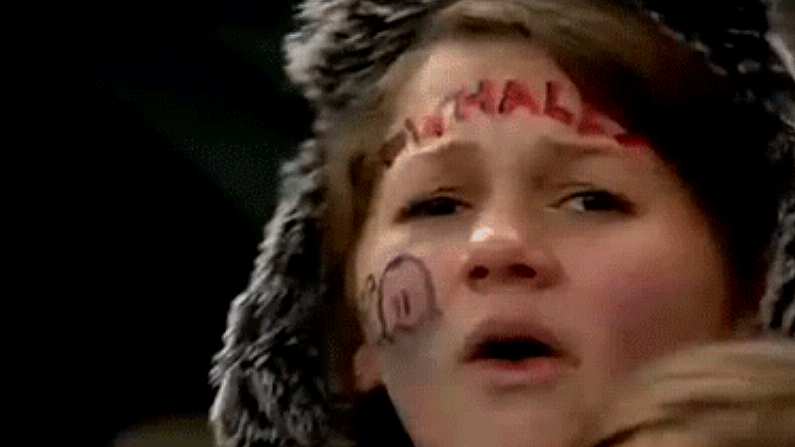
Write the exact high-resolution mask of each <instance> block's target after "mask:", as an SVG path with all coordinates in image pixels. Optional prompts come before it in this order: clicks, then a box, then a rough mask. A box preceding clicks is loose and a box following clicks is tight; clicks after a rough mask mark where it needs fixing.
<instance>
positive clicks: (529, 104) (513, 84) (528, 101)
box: [499, 80, 541, 115]
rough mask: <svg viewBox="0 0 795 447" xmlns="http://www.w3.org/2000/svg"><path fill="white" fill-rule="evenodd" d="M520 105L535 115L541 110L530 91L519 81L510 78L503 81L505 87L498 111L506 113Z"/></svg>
mask: <svg viewBox="0 0 795 447" xmlns="http://www.w3.org/2000/svg"><path fill="white" fill-rule="evenodd" d="M520 107H524V108H526V109H527V110H528V111H529V112H530V113H533V114H536V115H537V114H539V113H540V112H541V109H540V108H539V107H538V103H536V101H535V99H533V96H532V95H531V94H530V91H529V90H527V88H526V87H525V86H523V85H522V84H521V83H520V82H518V81H514V80H510V81H508V82H506V83H505V89H504V90H503V92H502V101H500V108H499V113H500V114H502V115H508V114H510V113H511V112H513V111H514V110H516V109H518V108H520Z"/></svg>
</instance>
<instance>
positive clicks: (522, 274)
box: [461, 230, 559, 292]
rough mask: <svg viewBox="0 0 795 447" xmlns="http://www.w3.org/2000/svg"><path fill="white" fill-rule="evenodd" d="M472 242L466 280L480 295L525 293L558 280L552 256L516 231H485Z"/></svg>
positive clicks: (464, 273) (463, 273)
mask: <svg viewBox="0 0 795 447" xmlns="http://www.w3.org/2000/svg"><path fill="white" fill-rule="evenodd" d="M481 231H482V233H481V234H480V235H479V236H478V235H475V237H473V238H472V239H471V240H470V241H469V242H468V247H467V250H466V256H465V259H466V260H465V262H464V265H463V271H462V272H461V273H462V275H463V276H464V278H463V279H464V280H465V281H466V282H467V284H468V285H469V287H470V288H472V289H474V290H477V291H480V292H489V291H498V290H503V291H504V290H507V289H510V290H511V291H525V290H530V289H539V288H544V287H549V286H550V285H552V284H553V283H554V282H555V281H556V280H557V278H558V276H559V268H558V267H557V264H556V262H555V261H554V258H553V256H552V255H551V253H549V252H548V251H547V250H545V249H544V248H542V247H541V246H540V245H538V244H532V243H530V242H528V238H522V237H519V234H518V233H517V232H515V231H502V232H500V231H499V230H497V231H485V230H481Z"/></svg>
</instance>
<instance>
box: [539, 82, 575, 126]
mask: <svg viewBox="0 0 795 447" xmlns="http://www.w3.org/2000/svg"><path fill="white" fill-rule="evenodd" d="M561 90H562V88H561V86H560V85H559V84H558V83H557V82H552V81H550V82H547V102H546V105H545V106H544V114H545V115H547V116H549V117H550V118H553V119H556V120H558V121H560V122H562V123H563V124H566V125H567V126H571V125H572V123H574V113H572V112H571V111H569V110H567V109H565V108H564V107H563V106H562V105H561V104H560V103H559V101H560V93H561Z"/></svg>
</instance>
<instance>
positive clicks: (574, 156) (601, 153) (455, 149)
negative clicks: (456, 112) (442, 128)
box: [406, 137, 634, 162]
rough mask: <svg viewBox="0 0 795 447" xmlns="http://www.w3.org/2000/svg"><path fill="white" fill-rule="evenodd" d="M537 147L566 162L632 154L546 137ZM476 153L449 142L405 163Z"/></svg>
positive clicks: (474, 147)
mask: <svg viewBox="0 0 795 447" xmlns="http://www.w3.org/2000/svg"><path fill="white" fill-rule="evenodd" d="M539 146H540V147H541V148H542V150H545V151H550V154H551V155H552V157H553V158H555V159H563V160H565V161H568V162H573V161H577V160H581V159H586V158H595V157H609V158H621V159H624V158H627V157H628V156H630V155H632V154H633V153H634V152H633V151H632V150H631V149H626V148H624V147H621V146H614V145H609V144H606V143H599V142H585V141H561V140H554V139H551V138H548V137H542V138H541V139H540V140H539ZM478 152H480V143H477V142H474V141H470V140H451V141H446V142H444V143H441V144H439V145H438V146H435V147H431V148H427V149H422V150H419V151H417V152H414V153H411V154H410V155H409V157H408V159H407V160H406V161H409V160H412V162H414V160H417V161H420V160H443V159H447V158H450V157H452V156H474V155H476V154H477V153H478Z"/></svg>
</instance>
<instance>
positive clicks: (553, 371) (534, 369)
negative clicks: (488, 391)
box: [467, 357, 566, 388]
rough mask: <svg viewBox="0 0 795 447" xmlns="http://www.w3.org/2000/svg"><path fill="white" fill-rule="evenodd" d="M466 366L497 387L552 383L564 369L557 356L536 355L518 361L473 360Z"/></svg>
mask: <svg viewBox="0 0 795 447" xmlns="http://www.w3.org/2000/svg"><path fill="white" fill-rule="evenodd" d="M467 366H468V368H469V369H471V370H473V371H475V373H476V374H477V375H478V376H479V377H481V378H483V379H485V381H486V382H487V383H488V384H489V385H492V386H496V387H498V388H510V387H522V386H539V385H549V384H554V383H556V382H557V381H558V380H559V379H560V378H561V377H562V376H563V373H564V371H565V369H566V365H565V363H564V361H563V360H562V359H561V358H559V357H536V358H531V359H526V360H522V361H518V362H511V361H508V360H493V359H490V360H475V361H473V362H470V363H468V364H467Z"/></svg>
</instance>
